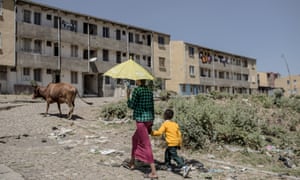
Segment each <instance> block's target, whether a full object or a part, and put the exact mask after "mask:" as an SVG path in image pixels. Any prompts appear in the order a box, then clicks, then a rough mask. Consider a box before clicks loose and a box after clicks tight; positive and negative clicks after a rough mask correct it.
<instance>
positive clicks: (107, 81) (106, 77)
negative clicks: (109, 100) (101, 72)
mask: <svg viewBox="0 0 300 180" xmlns="http://www.w3.org/2000/svg"><path fill="white" fill-rule="evenodd" d="M104 78H105V84H110V78H109V77H108V76H105V77H104Z"/></svg>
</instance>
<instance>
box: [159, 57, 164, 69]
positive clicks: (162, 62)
mask: <svg viewBox="0 0 300 180" xmlns="http://www.w3.org/2000/svg"><path fill="white" fill-rule="evenodd" d="M158 63H159V70H160V71H166V64H165V63H166V59H165V58H163V57H160V58H159V59H158Z"/></svg>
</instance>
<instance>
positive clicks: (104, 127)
mask: <svg viewBox="0 0 300 180" xmlns="http://www.w3.org/2000/svg"><path fill="white" fill-rule="evenodd" d="M86 100H87V101H91V102H93V103H94V104H93V105H92V106H89V105H86V104H84V103H83V102H82V101H80V100H79V99H77V100H76V107H75V111H74V118H73V120H67V119H65V118H64V117H63V118H60V117H59V116H58V110H57V107H56V104H52V105H51V106H50V109H49V113H50V116H48V117H44V115H43V113H44V111H45V106H46V105H45V102H43V101H40V100H36V101H32V100H31V99H30V96H5V95H0V123H1V126H0V152H1V153H0V164H4V165H5V166H7V167H9V168H11V169H13V170H14V171H15V172H17V173H19V174H21V176H22V177H23V178H24V179H43V180H45V179H56V180H65V179H72V180H73V179H74V180H77V179H78V180H81V179H85V180H94V179H102V180H116V179H118V180H119V179H120V180H122V179H124V180H125V179H126V180H129V179H134V180H136V179H143V177H142V175H143V173H144V172H145V171H148V170H149V168H148V167H141V168H139V169H138V170H134V171H130V170H127V169H125V168H124V167H122V166H120V165H121V163H122V162H123V161H124V160H126V159H128V158H129V157H130V149H131V135H132V133H133V131H134V129H135V125H134V123H133V122H132V121H131V122H127V123H125V122H121V121H118V122H116V123H111V124H108V123H104V122H103V121H101V120H99V118H98V114H99V109H100V107H101V106H102V105H103V104H106V103H108V102H112V101H117V100H118V99H114V98H86ZM62 111H63V113H64V114H66V112H67V111H68V108H67V106H66V105H62ZM153 144H154V146H153V151H154V157H155V159H156V160H157V161H163V153H164V150H163V149H161V148H160V147H159V146H156V145H155V141H154V140H153ZM179 153H180V154H181V155H183V156H184V157H185V158H187V159H196V160H198V161H200V162H202V163H203V164H204V167H205V168H206V170H207V171H208V172H204V169H200V170H197V169H193V171H192V172H191V173H190V177H189V178H188V179H228V180H229V179H293V178H288V177H284V176H281V177H280V176H278V174H276V173H270V172H262V171H259V170H257V169H251V168H248V169H247V168H245V167H240V166H234V165H232V164H230V163H228V162H226V163H227V164H226V163H225V162H224V163H222V162H217V161H216V160H212V159H211V158H209V155H207V154H200V153H197V152H194V153H190V152H189V151H185V150H181V151H180V152H179ZM158 174H159V177H160V179H174V180H175V179H183V178H182V177H181V175H180V174H178V173H173V172H168V171H164V170H158ZM0 180H1V174H0Z"/></svg>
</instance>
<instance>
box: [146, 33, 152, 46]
mask: <svg viewBox="0 0 300 180" xmlns="http://www.w3.org/2000/svg"><path fill="white" fill-rule="evenodd" d="M151 40H152V36H151V35H147V45H148V46H151Z"/></svg>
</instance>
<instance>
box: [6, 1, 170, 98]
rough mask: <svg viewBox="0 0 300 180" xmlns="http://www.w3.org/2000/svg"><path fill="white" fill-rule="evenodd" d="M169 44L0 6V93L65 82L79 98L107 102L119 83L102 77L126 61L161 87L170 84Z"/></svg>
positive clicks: (148, 34)
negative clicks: (92, 97)
mask: <svg viewBox="0 0 300 180" xmlns="http://www.w3.org/2000/svg"><path fill="white" fill-rule="evenodd" d="M169 43H170V35H168V34H164V33H160V32H155V31H152V30H148V29H144V28H140V27H135V26H132V25H129V24H122V23H118V22H113V21H110V20H106V19H102V18H98V17H93V16H89V15H85V14H80V13H76V12H71V11H67V10H64V9H59V8H56V7H51V6H48V5H44V4H39V3H34V2H32V1H26V0H1V1H0V84H1V86H0V87H1V89H0V92H1V93H26V92H30V90H31V83H32V81H35V82H37V83H38V84H39V85H42V86H45V85H47V84H48V83H50V82H68V83H71V84H72V85H74V86H75V87H77V88H78V90H79V93H80V94H84V95H95V96H100V97H101V96H113V95H114V93H115V90H116V88H118V87H119V86H120V87H121V83H122V82H121V80H115V79H111V78H109V77H105V76H103V73H104V72H105V71H107V70H108V69H109V68H111V67H112V66H114V65H116V64H118V63H121V62H124V61H126V60H128V59H129V57H132V59H134V60H135V61H137V62H138V63H139V64H141V65H142V66H144V67H145V68H147V69H148V70H149V71H150V72H152V73H153V75H154V76H155V77H156V78H159V79H162V82H164V80H165V79H170V72H169V64H170V57H169V54H170V52H169V49H170V48H169ZM95 60H96V61H95ZM161 62H163V68H162V67H161ZM162 86H164V83H162Z"/></svg>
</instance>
